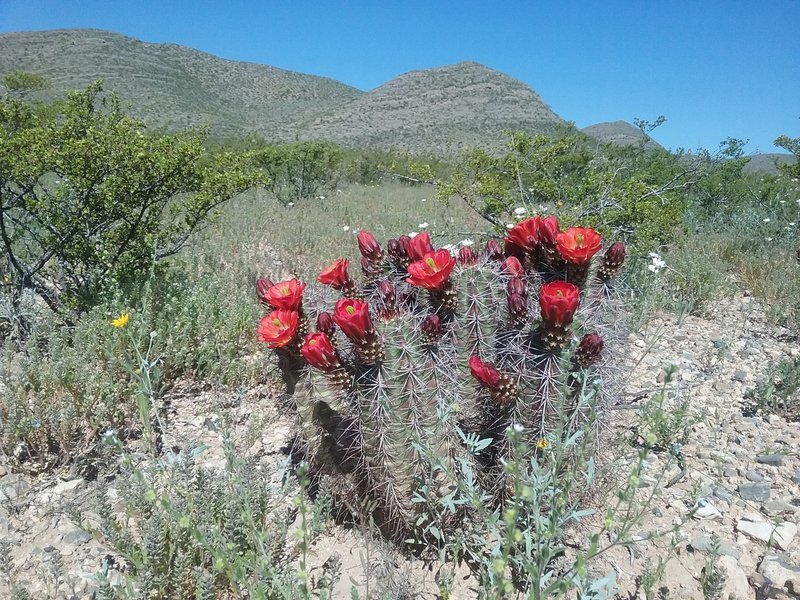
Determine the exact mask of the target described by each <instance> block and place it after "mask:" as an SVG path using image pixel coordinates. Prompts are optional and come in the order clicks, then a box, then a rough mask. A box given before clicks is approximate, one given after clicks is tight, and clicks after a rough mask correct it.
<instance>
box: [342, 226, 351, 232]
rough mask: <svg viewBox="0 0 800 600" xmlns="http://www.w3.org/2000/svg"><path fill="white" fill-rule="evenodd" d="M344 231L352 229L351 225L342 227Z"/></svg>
mask: <svg viewBox="0 0 800 600" xmlns="http://www.w3.org/2000/svg"><path fill="white" fill-rule="evenodd" d="M342 231H350V225H345V226H344V227H342Z"/></svg>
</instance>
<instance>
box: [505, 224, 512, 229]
mask: <svg viewBox="0 0 800 600" xmlns="http://www.w3.org/2000/svg"><path fill="white" fill-rule="evenodd" d="M506 229H514V224H513V223H506Z"/></svg>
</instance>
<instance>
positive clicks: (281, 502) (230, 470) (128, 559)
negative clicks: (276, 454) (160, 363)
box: [91, 436, 330, 600]
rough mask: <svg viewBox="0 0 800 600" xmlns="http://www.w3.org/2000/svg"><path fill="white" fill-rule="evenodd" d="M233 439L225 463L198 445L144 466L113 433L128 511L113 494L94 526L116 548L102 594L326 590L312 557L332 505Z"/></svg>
mask: <svg viewBox="0 0 800 600" xmlns="http://www.w3.org/2000/svg"><path fill="white" fill-rule="evenodd" d="M226 440H227V441H226V445H225V458H226V465H225V468H223V469H212V468H209V467H205V466H203V465H201V464H197V460H196V459H197V457H198V456H199V455H200V452H199V451H197V450H195V449H187V451H186V452H182V453H181V454H174V455H171V456H170V457H168V458H164V459H159V460H157V461H155V462H151V463H147V464H145V465H144V466H142V467H140V466H136V465H135V464H134V462H133V459H132V457H131V456H130V455H129V454H128V453H127V451H126V450H125V449H124V447H123V445H122V444H121V442H119V440H117V439H116V438H114V437H113V436H108V437H107V440H106V441H107V443H110V444H112V445H114V446H115V447H116V449H117V451H118V452H119V455H120V463H121V472H120V474H119V476H118V477H117V479H116V482H115V485H116V487H117V498H118V500H116V502H118V503H119V504H121V506H122V508H123V513H122V514H123V515H124V517H122V518H120V516H118V514H115V512H114V509H113V508H112V506H111V501H110V500H108V499H106V501H105V502H104V504H103V506H102V507H101V509H100V523H99V525H98V526H96V527H92V528H91V529H93V530H94V531H95V533H96V535H98V536H102V538H103V539H104V541H105V543H106V544H108V545H109V546H110V548H111V549H112V551H113V553H114V555H115V559H114V563H113V567H112V565H109V564H106V565H105V567H104V569H103V570H102V571H101V572H100V573H98V581H99V589H98V590H97V592H96V597H97V598H106V599H112V598H119V599H125V598H130V599H133V598H176V599H186V600H189V599H195V598H240V597H248V598H286V599H290V598H309V597H311V593H312V592H313V593H315V594H318V593H320V591H323V592H324V591H325V590H324V588H323V589H322V590H320V589H317V588H316V587H315V585H314V583H313V582H312V581H311V579H310V578H309V576H308V573H307V572H306V571H305V561H304V557H305V553H306V551H307V549H308V546H309V544H310V543H311V542H312V541H313V539H314V537H315V535H316V534H317V533H319V531H320V530H321V529H322V527H323V513H322V507H323V506H324V504H323V503H322V502H318V503H316V504H310V503H309V502H308V497H307V492H306V491H305V489H304V488H303V487H302V486H298V485H297V484H295V483H294V480H292V479H291V478H286V477H282V476H280V474H278V478H277V480H276V479H274V478H273V477H272V474H271V473H269V472H268V471H263V470H262V469H260V468H257V465H255V464H253V463H252V462H250V461H246V460H243V459H242V458H241V457H240V456H238V455H237V453H236V451H235V450H234V448H233V445H232V444H231V443H230V438H229V437H226ZM294 523H297V527H296V528H294V535H292V528H293V524H294ZM112 569H113V570H112ZM114 571H116V573H114ZM317 583H320V582H317ZM327 585H330V583H328V584H327Z"/></svg>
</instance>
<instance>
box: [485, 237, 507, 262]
mask: <svg viewBox="0 0 800 600" xmlns="http://www.w3.org/2000/svg"><path fill="white" fill-rule="evenodd" d="M484 251H485V252H486V258H487V259H488V260H494V261H497V262H500V261H501V260H503V249H502V248H501V247H500V244H499V243H498V242H497V240H489V241H487V242H486V249H485V250H484Z"/></svg>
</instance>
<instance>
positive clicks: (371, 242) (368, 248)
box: [358, 229, 383, 262]
mask: <svg viewBox="0 0 800 600" xmlns="http://www.w3.org/2000/svg"><path fill="white" fill-rule="evenodd" d="M358 249H359V250H360V251H361V256H363V257H364V258H367V259H369V260H371V261H372V262H378V261H380V260H381V259H382V258H383V250H381V247H380V244H378V240H376V239H375V236H374V235H372V234H371V233H370V232H369V231H365V230H363V229H362V230H361V231H359V232H358Z"/></svg>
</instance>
